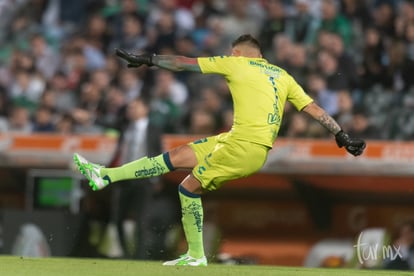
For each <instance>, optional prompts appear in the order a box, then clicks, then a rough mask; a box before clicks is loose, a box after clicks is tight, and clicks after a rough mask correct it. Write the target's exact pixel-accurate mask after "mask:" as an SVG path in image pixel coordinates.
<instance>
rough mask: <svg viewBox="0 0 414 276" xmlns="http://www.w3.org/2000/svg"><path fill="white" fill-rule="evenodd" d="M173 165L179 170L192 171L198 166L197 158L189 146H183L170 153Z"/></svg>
mask: <svg viewBox="0 0 414 276" xmlns="http://www.w3.org/2000/svg"><path fill="white" fill-rule="evenodd" d="M169 157H170V160H171V164H172V165H173V166H174V168H176V169H178V168H180V169H192V168H194V167H195V166H196V165H197V158H196V156H195V153H194V151H193V149H192V148H191V147H190V146H189V145H182V146H179V147H177V148H174V149H172V150H171V151H170V152H169Z"/></svg>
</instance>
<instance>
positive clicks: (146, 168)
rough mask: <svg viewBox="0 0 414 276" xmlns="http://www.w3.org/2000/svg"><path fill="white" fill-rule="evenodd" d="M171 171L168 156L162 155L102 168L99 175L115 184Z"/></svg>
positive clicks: (172, 168) (166, 154) (171, 167)
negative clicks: (115, 166) (119, 165)
mask: <svg viewBox="0 0 414 276" xmlns="http://www.w3.org/2000/svg"><path fill="white" fill-rule="evenodd" d="M173 170H174V167H173V166H172V164H171V161H170V157H169V154H168V153H163V154H160V155H158V156H155V157H143V158H141V159H138V160H135V161H132V162H129V163H126V164H124V165H122V166H121V167H117V168H102V169H101V171H100V174H101V177H103V178H106V179H108V178H109V179H108V180H109V181H110V182H116V181H120V180H127V179H140V178H148V177H154V176H159V175H162V174H165V173H168V172H170V171H173Z"/></svg>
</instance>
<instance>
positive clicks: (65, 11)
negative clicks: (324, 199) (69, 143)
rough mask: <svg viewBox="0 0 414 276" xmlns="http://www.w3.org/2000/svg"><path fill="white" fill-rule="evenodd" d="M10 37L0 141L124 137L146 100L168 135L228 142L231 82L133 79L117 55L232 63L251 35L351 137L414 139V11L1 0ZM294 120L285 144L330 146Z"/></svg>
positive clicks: (411, 5) (390, 4)
mask: <svg viewBox="0 0 414 276" xmlns="http://www.w3.org/2000/svg"><path fill="white" fill-rule="evenodd" d="M0 28H1V30H2V32H1V33H0V132H19V133H32V132H49V133H65V134H68V133H76V134H96V133H108V132H112V131H116V130H117V129H118V128H119V126H120V125H122V124H123V122H124V120H125V105H126V104H127V103H128V102H130V101H131V100H132V99H134V98H136V97H145V98H146V99H147V100H149V101H150V104H151V120H153V122H154V123H155V124H157V125H158V126H160V127H161V128H162V129H163V131H164V133H185V134H203V135H209V134H216V133H218V132H220V131H224V130H228V129H229V127H230V126H231V123H232V119H233V118H232V106H231V96H230V94H229V90H228V87H227V86H226V83H225V80H224V79H223V78H222V77H221V76H216V75H201V74H196V73H189V72H179V73H171V72H168V71H165V70H161V69H155V70H154V69H152V68H148V67H146V66H143V67H140V68H138V69H127V68H126V66H125V64H124V63H122V62H121V61H120V60H119V59H117V58H116V56H115V55H114V49H115V48H117V47H118V48H123V49H126V50H127V51H131V52H135V53H142V52H149V53H157V54H176V55H185V56H190V57H196V56H210V55H225V54H229V50H230V43H231V41H232V40H234V39H235V38H236V37H238V36H239V35H241V34H244V33H250V34H252V35H253V36H255V37H257V38H258V39H259V41H260V43H261V45H262V51H263V54H264V57H265V58H266V59H267V60H268V61H269V62H271V63H274V64H276V65H278V66H280V67H282V68H284V69H286V70H287V71H288V72H289V73H291V74H292V75H293V76H294V77H295V78H296V80H297V81H298V83H300V84H301V85H302V86H303V87H304V89H305V90H306V91H307V92H308V93H309V94H310V95H311V96H312V97H313V98H314V99H315V100H316V102H318V103H319V104H320V105H321V106H322V107H323V108H325V109H326V110H327V111H328V112H329V114H330V115H332V116H333V117H334V118H335V119H337V120H338V122H339V123H340V124H341V126H343V128H344V130H346V131H347V132H349V133H350V134H351V135H354V136H357V137H363V138H366V139H392V140H409V139H411V138H414V112H411V111H412V110H413V108H414V78H413V77H411V72H413V69H414V0H413V1H411V0H395V1H393V0H228V1H218V0H153V1H149V0H71V1H63V0H2V1H0ZM284 117H285V118H284V121H283V124H282V127H281V131H280V136H284V137H315V138H320V137H329V133H327V131H326V130H324V129H323V128H322V127H321V126H319V125H318V124H317V123H314V122H312V121H311V120H309V118H308V117H307V116H306V115H304V114H302V113H298V112H296V111H295V110H293V108H292V106H287V108H286V111H285V115H284Z"/></svg>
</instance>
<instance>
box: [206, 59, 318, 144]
mask: <svg viewBox="0 0 414 276" xmlns="http://www.w3.org/2000/svg"><path fill="white" fill-rule="evenodd" d="M198 64H199V66H200V68H201V71H202V73H204V74H209V73H215V74H220V75H223V76H224V77H225V79H226V81H227V84H228V86H229V89H230V92H231V95H232V98H233V109H234V121H233V126H232V129H231V131H230V135H231V136H232V137H233V138H235V139H240V140H247V141H250V142H253V143H258V144H262V145H265V146H268V147H272V145H273V142H274V140H275V139H276V137H277V134H278V132H279V129H280V124H281V120H282V117H283V112H284V106H285V103H286V101H289V102H291V103H292V104H293V105H294V106H295V107H296V109H297V110H302V109H303V108H304V107H305V106H306V105H308V104H309V103H311V102H312V101H313V99H312V98H311V97H310V96H309V95H308V94H306V93H305V92H304V91H303V89H302V87H301V86H300V85H299V84H298V83H297V82H296V81H295V80H294V78H293V77H292V76H291V75H289V74H288V73H287V72H286V71H285V70H283V69H282V68H280V67H278V66H275V65H272V64H270V63H268V62H267V61H266V60H265V59H262V58H247V57H235V56H216V57H200V58H198Z"/></svg>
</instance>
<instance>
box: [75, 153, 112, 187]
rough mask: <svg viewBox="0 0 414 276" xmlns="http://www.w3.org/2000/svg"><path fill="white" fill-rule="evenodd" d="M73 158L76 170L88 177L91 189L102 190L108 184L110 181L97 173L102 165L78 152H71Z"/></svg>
mask: <svg viewBox="0 0 414 276" xmlns="http://www.w3.org/2000/svg"><path fill="white" fill-rule="evenodd" d="M73 160H74V161H75V164H76V166H77V167H78V170H79V171H80V172H81V173H82V174H83V175H84V176H85V177H86V178H87V179H88V181H89V186H91V188H92V190H94V191H98V190H102V189H103V188H105V187H106V186H108V184H110V181H108V180H107V179H103V178H102V177H101V175H100V173H99V172H100V170H101V168H102V167H103V166H101V165H98V164H94V163H92V162H89V161H88V160H86V159H85V158H84V157H83V156H81V155H80V154H78V153H75V154H73Z"/></svg>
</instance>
